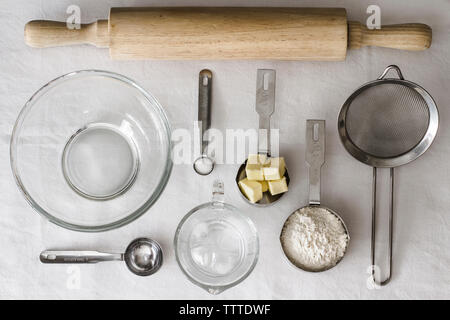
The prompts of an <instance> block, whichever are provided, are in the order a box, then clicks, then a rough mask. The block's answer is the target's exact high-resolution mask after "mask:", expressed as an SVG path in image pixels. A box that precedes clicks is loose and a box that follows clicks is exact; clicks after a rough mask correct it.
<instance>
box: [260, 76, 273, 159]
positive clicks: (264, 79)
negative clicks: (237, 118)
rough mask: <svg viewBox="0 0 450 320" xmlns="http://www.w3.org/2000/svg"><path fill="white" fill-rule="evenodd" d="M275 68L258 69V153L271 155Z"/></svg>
mask: <svg viewBox="0 0 450 320" xmlns="http://www.w3.org/2000/svg"><path fill="white" fill-rule="evenodd" d="M275 77H276V74H275V70H270V69H258V72H257V76H256V112H257V113H258V115H259V130H258V153H259V154H267V155H270V116H271V115H272V114H273V112H274V110H275Z"/></svg>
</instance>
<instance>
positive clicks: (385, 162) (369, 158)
mask: <svg viewBox="0 0 450 320" xmlns="http://www.w3.org/2000/svg"><path fill="white" fill-rule="evenodd" d="M381 84H398V85H402V86H405V87H408V88H410V89H412V90H414V91H415V92H416V93H418V94H419V95H420V96H421V97H422V99H424V101H425V103H426V105H427V107H428V113H429V119H428V127H427V130H426V132H425V134H424V135H423V137H422V139H421V140H420V141H419V142H418V143H417V144H416V145H415V146H414V147H413V148H412V149H410V150H408V151H406V152H404V153H401V154H399V155H396V156H393V157H377V156H375V155H372V154H369V153H367V152H365V151H363V150H361V149H360V148H359V147H358V146H357V145H356V144H355V143H354V142H353V141H352V140H351V138H350V137H349V134H348V131H347V123H346V120H347V112H348V109H349V107H350V105H351V104H352V102H353V101H354V100H355V98H356V97H357V96H359V95H360V94H361V93H362V92H363V91H365V90H367V89H369V88H372V87H375V86H378V85H381ZM438 127H439V111H438V109H437V106H436V102H435V101H434V99H433V97H432V96H431V95H430V94H429V93H428V92H427V91H426V90H425V89H424V88H423V87H421V86H419V85H418V84H416V83H414V82H411V81H408V80H404V79H396V78H382V79H377V80H374V81H370V82H368V83H366V84H364V85H362V86H361V87H359V88H358V89H357V90H356V91H355V92H353V93H352V95H351V96H350V97H349V98H348V99H347V100H346V101H345V103H344V104H343V106H342V108H341V111H340V113H339V117H338V132H339V137H340V140H341V142H342V144H343V146H344V148H345V149H346V150H347V151H348V152H349V153H350V154H351V155H352V156H353V157H354V158H356V159H357V160H359V161H360V162H362V163H365V164H367V165H369V166H372V167H377V168H394V167H398V166H401V165H404V164H407V163H409V162H411V161H414V160H415V159H417V158H418V157H420V156H421V155H422V154H424V153H425V151H427V150H428V148H429V147H430V146H431V144H432V143H433V141H434V138H435V137H436V134H437V131H438Z"/></svg>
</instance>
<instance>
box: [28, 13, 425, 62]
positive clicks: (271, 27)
mask: <svg viewBox="0 0 450 320" xmlns="http://www.w3.org/2000/svg"><path fill="white" fill-rule="evenodd" d="M25 42H26V43H27V44H28V45H30V46H32V47H36V48H44V47H54V46H66V45H75V44H92V45H94V46H97V47H100V48H109V53H110V56H111V58H112V59H118V60H134V59H165V60H180V59H219V60H221V59H269V60H270V59H274V60H309V61H315V60H317V61H339V60H345V57H346V54H347V50H348V49H359V48H361V47H365V46H378V47H387V48H395V49H402V50H412V51H419V50H425V49H426V48H429V47H430V45H431V28H430V27H429V26H427V25H424V24H419V23H409V24H399V25H390V26H384V27H382V28H381V29H374V30H369V29H368V28H366V27H365V26H363V25H362V24H361V23H359V22H353V21H350V22H348V21H347V12H346V10H345V9H343V8H233V7H226V8H219V7H215V8H190V7H189V8H185V7H172V8H156V7H154V8H111V10H110V13H109V19H108V20H98V21H97V22H94V23H91V24H83V25H81V26H80V29H69V28H68V27H67V26H66V23H65V22H55V21H43V20H35V21H30V22H28V23H27V25H26V26H25Z"/></svg>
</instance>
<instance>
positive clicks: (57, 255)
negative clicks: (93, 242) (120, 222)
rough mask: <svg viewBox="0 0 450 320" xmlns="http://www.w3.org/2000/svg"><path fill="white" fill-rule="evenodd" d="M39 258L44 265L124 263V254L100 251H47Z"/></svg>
mask: <svg viewBox="0 0 450 320" xmlns="http://www.w3.org/2000/svg"><path fill="white" fill-rule="evenodd" d="M39 258H40V260H41V262H42V263H97V262H102V261H123V254H122V253H107V252H98V251H60V250H58V251H52V250H46V251H43V252H41V254H40V256H39Z"/></svg>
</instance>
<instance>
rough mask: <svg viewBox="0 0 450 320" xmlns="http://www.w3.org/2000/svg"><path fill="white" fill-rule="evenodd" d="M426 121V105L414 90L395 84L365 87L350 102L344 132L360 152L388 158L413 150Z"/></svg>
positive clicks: (427, 114)
mask: <svg viewBox="0 0 450 320" xmlns="http://www.w3.org/2000/svg"><path fill="white" fill-rule="evenodd" d="M429 120H430V114H429V110H428V105H427V103H426V101H425V100H424V99H423V98H422V96H421V95H420V94H419V93H418V92H416V91H415V90H414V89H412V88H410V87H408V86H405V85H401V84H396V83H382V84H378V85H374V86H371V87H367V88H366V89H364V90H363V91H362V92H360V93H359V94H358V95H357V96H355V98H354V99H353V101H351V103H350V105H349V108H348V111H347V115H346V130H347V134H348V137H349V138H350V139H351V140H352V142H353V144H354V145H355V146H356V147H358V148H359V149H361V151H363V152H365V153H367V154H370V155H372V156H374V157H378V158H391V157H397V156H399V155H402V154H404V153H406V152H408V151H410V150H411V149H413V148H414V147H415V146H416V145H417V144H418V143H419V142H420V141H421V140H422V138H423V137H424V135H425V133H426V131H427V129H428V124H429Z"/></svg>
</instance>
